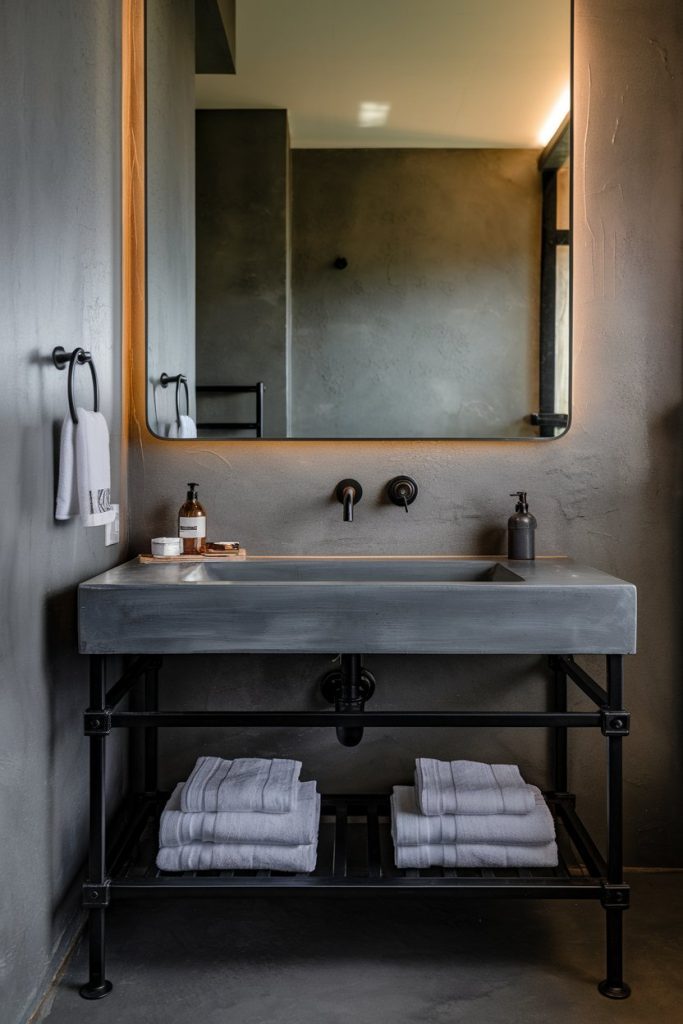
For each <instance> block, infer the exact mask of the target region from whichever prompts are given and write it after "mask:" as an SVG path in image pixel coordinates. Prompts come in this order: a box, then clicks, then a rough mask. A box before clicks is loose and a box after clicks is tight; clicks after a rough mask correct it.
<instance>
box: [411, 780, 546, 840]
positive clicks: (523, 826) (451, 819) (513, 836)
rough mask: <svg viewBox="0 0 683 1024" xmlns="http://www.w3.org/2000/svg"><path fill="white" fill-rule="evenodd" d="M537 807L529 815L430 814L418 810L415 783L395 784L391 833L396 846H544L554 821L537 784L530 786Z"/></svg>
mask: <svg viewBox="0 0 683 1024" xmlns="http://www.w3.org/2000/svg"><path fill="white" fill-rule="evenodd" d="M530 789H531V791H532V793H533V795H534V799H535V806H534V809H533V811H531V812H530V813H529V814H441V815H438V816H436V815H432V816H427V815H425V814H420V812H419V811H418V809H417V802H416V799H415V790H414V789H413V787H412V786H394V793H393V796H392V797H391V834H392V836H393V839H394V845H395V846H422V845H424V844H436V845H439V844H444V845H448V844H450V843H455V844H457V845H458V846H460V845H462V844H465V843H475V844H482V843H483V844H487V845H488V844H490V845H493V846H495V845H502V846H508V845H510V844H514V845H517V844H520V843H521V844H523V845H525V846H545V845H546V844H547V843H549V842H551V841H552V840H553V839H554V838H555V823H554V821H553V816H552V814H551V813H550V811H549V810H548V806H547V804H546V802H545V800H544V799H543V796H542V795H541V791H540V789H538V788H537V787H536V786H531V787H530Z"/></svg>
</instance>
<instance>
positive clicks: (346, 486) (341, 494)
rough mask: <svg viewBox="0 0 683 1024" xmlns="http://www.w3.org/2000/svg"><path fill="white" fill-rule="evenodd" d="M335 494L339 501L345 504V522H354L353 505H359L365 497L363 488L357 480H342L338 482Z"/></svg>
mask: <svg viewBox="0 0 683 1024" xmlns="http://www.w3.org/2000/svg"><path fill="white" fill-rule="evenodd" d="M335 494H336V495H337V501H340V502H341V503H342V505H343V506H344V522H345V523H352V522H353V506H354V505H357V504H358V502H359V501H360V499H361V498H362V497H363V488H362V487H361V485H360V484H359V483H358V481H357V480H350V479H348V480H340V481H339V483H338V484H337V487H336V490H335Z"/></svg>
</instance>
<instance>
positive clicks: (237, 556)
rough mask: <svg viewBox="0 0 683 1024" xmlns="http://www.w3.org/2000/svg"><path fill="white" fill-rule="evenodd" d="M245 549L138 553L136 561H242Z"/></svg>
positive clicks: (146, 562) (147, 563) (145, 562)
mask: <svg viewBox="0 0 683 1024" xmlns="http://www.w3.org/2000/svg"><path fill="white" fill-rule="evenodd" d="M246 557H247V549H246V548H240V549H239V551H237V552H232V551H229V552H226V553H225V554H224V555H222V554H220V552H217V551H212V552H211V554H210V555H138V562H142V563H143V565H149V564H151V563H152V562H244V561H245V559H246Z"/></svg>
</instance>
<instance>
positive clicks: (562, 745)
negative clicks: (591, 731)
mask: <svg viewBox="0 0 683 1024" xmlns="http://www.w3.org/2000/svg"><path fill="white" fill-rule="evenodd" d="M550 667H551V669H552V673H553V688H554V695H553V696H554V708H555V711H561V712H565V711H566V710H567V674H566V672H564V671H563V669H562V667H561V663H560V662H559V661H558V659H556V658H551V659H550ZM568 785H569V783H568V770H567V727H566V725H565V726H562V725H560V726H557V727H556V728H555V731H554V737H553V789H554V790H555V792H556V793H566V792H567V787H568Z"/></svg>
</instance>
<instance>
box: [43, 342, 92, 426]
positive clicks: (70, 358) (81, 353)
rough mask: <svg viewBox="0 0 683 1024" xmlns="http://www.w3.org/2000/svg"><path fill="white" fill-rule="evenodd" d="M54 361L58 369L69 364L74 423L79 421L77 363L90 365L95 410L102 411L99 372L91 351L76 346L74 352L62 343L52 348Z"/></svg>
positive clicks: (70, 400)
mask: <svg viewBox="0 0 683 1024" xmlns="http://www.w3.org/2000/svg"><path fill="white" fill-rule="evenodd" d="M52 362H53V363H54V364H55V366H56V367H57V369H58V370H64V369H65V368H66V364H67V363H68V364H69V381H68V385H67V390H68V398H69V413H70V415H71V419H72V420H73V422H74V423H76V424H77V423H78V416H77V415H76V402H75V401H74V368H75V366H76V363H79V364H80V365H81V366H83V364H84V363H87V365H88V366H89V367H90V376H91V377H92V390H93V404H94V410H93V411H94V412H99V411H100V388H99V385H98V383H97V373H96V372H95V364H94V362H93V358H92V355H91V354H90V352H86V350H85V349H84V348H75V349H74V350H73V352H66V351H65V349H64V348H63V347H62V346H61V345H57V347H56V348H53V350H52Z"/></svg>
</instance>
